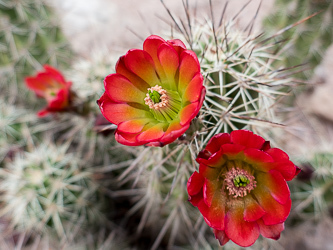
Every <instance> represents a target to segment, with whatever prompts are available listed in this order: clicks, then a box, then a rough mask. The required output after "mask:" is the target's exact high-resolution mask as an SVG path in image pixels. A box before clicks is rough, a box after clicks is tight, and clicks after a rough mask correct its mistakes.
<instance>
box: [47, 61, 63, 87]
mask: <svg viewBox="0 0 333 250" xmlns="http://www.w3.org/2000/svg"><path fill="white" fill-rule="evenodd" d="M43 67H44V69H45V72H46V73H47V74H49V75H52V78H53V79H55V80H56V81H57V82H62V83H65V82H66V80H65V78H64V77H63V75H62V74H61V73H60V72H59V71H58V70H57V69H55V68H53V67H51V66H50V65H47V64H46V65H44V66H43Z"/></svg>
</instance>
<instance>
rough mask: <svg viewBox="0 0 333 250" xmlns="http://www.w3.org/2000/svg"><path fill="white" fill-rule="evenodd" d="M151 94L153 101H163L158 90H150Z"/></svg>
mask: <svg viewBox="0 0 333 250" xmlns="http://www.w3.org/2000/svg"><path fill="white" fill-rule="evenodd" d="M148 94H149V98H150V100H152V101H153V103H159V102H160V101H161V98H160V97H161V95H160V94H159V93H158V92H157V91H156V90H153V92H152V91H151V90H149V91H148Z"/></svg>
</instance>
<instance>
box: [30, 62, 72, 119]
mask: <svg viewBox="0 0 333 250" xmlns="http://www.w3.org/2000/svg"><path fill="white" fill-rule="evenodd" d="M25 83H26V85H27V87H28V88H29V89H31V90H33V91H35V93H36V95H37V96H38V97H41V98H44V99H45V100H46V101H47V106H46V108H44V109H43V110H41V111H39V112H38V116H39V117H42V116H45V115H47V114H48V113H52V112H59V111H63V110H65V109H66V108H67V107H68V106H69V98H70V87H71V85H72V83H71V82H66V80H65V78H64V77H63V76H62V74H61V73H60V72H59V71H58V70H56V69H54V68H52V67H51V66H49V65H44V71H43V72H39V73H37V75H36V76H30V77H26V78H25Z"/></svg>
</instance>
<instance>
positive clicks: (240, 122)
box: [175, 20, 293, 144]
mask: <svg viewBox="0 0 333 250" xmlns="http://www.w3.org/2000/svg"><path fill="white" fill-rule="evenodd" d="M191 31H192V34H193V35H192V38H191V39H186V36H185V35H184V34H186V32H185V31H182V32H181V33H177V34H176V35H175V36H176V37H181V39H184V40H185V39H186V40H187V41H188V43H189V45H190V46H191V47H192V48H193V50H194V51H195V52H196V54H197V56H198V58H199V61H200V65H201V70H202V72H203V75H204V77H205V78H206V82H205V84H206V88H207V93H206V97H205V102H204V105H203V108H202V116H201V117H200V119H201V120H202V122H203V124H204V126H205V129H204V130H203V131H205V135H202V136H201V138H202V139H203V143H204V144H205V143H207V142H208V140H209V139H210V138H211V137H212V136H213V135H214V134H216V133H220V132H231V131H232V130H237V129H250V130H252V131H254V132H256V133H258V132H260V133H261V134H263V133H265V132H267V131H268V129H267V128H268V127H269V128H270V130H271V128H272V127H274V126H276V127H279V126H280V125H279V123H280V122H281V119H282V118H280V117H279V113H278V112H277V109H276V108H275V107H276V105H277V103H278V100H279V99H280V98H282V97H283V96H286V95H287V94H288V91H290V86H291V85H292V84H293V82H292V78H290V77H285V76H284V73H283V72H284V70H277V69H276V68H274V66H273V63H274V62H275V61H277V60H279V57H278V53H279V48H278V44H275V43H274V42H273V41H271V39H270V38H267V39H265V40H264V39H263V38H262V37H261V35H254V34H252V33H251V32H248V31H247V32H245V31H241V30H240V29H239V28H237V27H235V24H234V22H233V21H232V20H231V21H228V22H226V21H223V22H221V24H220V26H218V27H215V26H214V25H213V24H212V23H209V22H202V23H200V22H198V21H196V22H194V23H192V24H191ZM274 106H275V107H274ZM270 133H271V132H270ZM270 136H271V135H270ZM266 137H267V136H266Z"/></svg>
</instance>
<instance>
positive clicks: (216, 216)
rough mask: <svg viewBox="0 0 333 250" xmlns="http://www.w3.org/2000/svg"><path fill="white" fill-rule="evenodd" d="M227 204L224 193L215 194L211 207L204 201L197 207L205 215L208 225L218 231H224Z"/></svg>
mask: <svg viewBox="0 0 333 250" xmlns="http://www.w3.org/2000/svg"><path fill="white" fill-rule="evenodd" d="M225 204H226V197H225V195H224V194H223V193H222V192H218V193H216V194H215V196H214V199H213V201H212V204H211V206H210V207H208V206H207V205H206V203H205V202H204V200H203V199H201V200H200V202H198V204H197V206H198V209H199V211H200V212H201V214H202V215H203V217H204V219H205V221H206V223H207V224H208V225H209V226H210V227H212V228H215V229H217V230H224V225H225V219H224V215H225Z"/></svg>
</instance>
